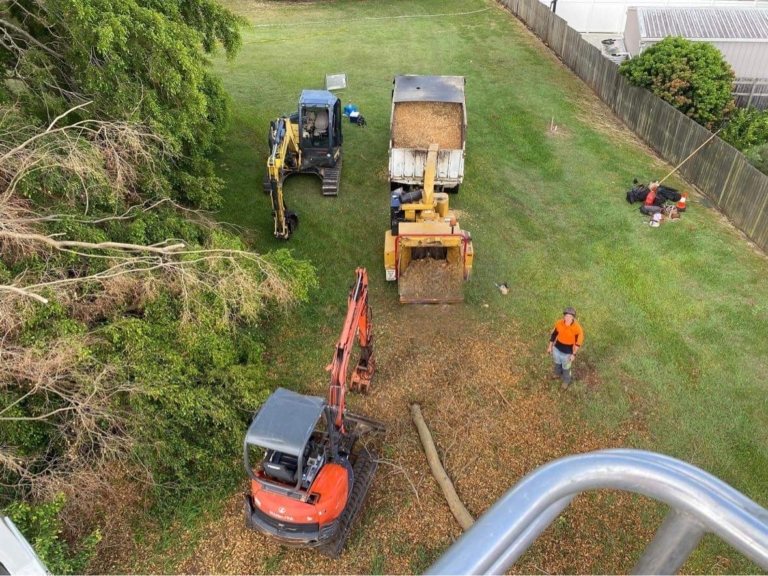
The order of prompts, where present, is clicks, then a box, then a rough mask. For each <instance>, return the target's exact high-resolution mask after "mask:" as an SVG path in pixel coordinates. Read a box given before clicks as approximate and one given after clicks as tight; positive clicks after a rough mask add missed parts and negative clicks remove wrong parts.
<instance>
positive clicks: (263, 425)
mask: <svg viewBox="0 0 768 576" xmlns="http://www.w3.org/2000/svg"><path fill="white" fill-rule="evenodd" d="M324 407H325V400H324V399H323V398H320V397H319V396H302V395H301V394H297V393H296V392H291V391H290V390H286V389H285V388H278V389H277V390H275V391H274V392H273V393H272V394H271V395H270V397H269V398H267V401H266V402H264V405H263V406H262V407H261V410H259V413H258V414H257V415H256V418H254V420H253V423H252V424H251V425H250V427H249V428H248V432H247V434H246V435H245V443H246V444H253V445H256V446H261V447H263V448H269V449H271V450H277V451H278V452H283V453H284V454H290V455H291V456H301V453H302V452H303V451H304V446H305V445H306V444H307V440H309V437H310V436H311V435H312V431H313V430H314V429H315V424H316V423H317V419H318V418H319V417H320V414H322V412H323V408H324Z"/></svg>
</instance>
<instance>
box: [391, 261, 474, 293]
mask: <svg viewBox="0 0 768 576" xmlns="http://www.w3.org/2000/svg"><path fill="white" fill-rule="evenodd" d="M463 282H464V280H463V278H462V270H461V266H460V265H457V264H453V265H451V264H449V263H448V261H447V260H434V259H432V258H423V259H421V260H414V261H413V262H411V263H410V264H409V265H408V268H406V270H405V272H404V273H403V274H402V275H401V276H400V279H399V281H398V286H399V289H400V297H401V298H402V299H404V300H459V299H462V298H463V297H464V286H463Z"/></svg>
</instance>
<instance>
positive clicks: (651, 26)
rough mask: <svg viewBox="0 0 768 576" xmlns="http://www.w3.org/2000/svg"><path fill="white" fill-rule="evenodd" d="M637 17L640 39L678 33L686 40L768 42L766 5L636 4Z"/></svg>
mask: <svg viewBox="0 0 768 576" xmlns="http://www.w3.org/2000/svg"><path fill="white" fill-rule="evenodd" d="M637 19H638V22H639V24H640V37H641V38H643V39H650V38H659V39H661V38H666V37H667V36H682V37H683V38H688V39H690V40H721V39H722V40H726V39H727V40H756V41H762V42H768V9H762V8H710V7H707V8H657V7H653V6H638V7H637Z"/></svg>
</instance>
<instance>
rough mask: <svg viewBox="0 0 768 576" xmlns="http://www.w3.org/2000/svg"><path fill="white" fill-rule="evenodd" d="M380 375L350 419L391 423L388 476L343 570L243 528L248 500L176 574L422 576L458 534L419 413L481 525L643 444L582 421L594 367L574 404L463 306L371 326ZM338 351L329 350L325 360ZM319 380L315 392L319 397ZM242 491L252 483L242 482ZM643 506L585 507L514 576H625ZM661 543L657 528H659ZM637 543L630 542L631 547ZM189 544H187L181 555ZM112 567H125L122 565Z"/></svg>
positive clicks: (561, 522)
mask: <svg viewBox="0 0 768 576" xmlns="http://www.w3.org/2000/svg"><path fill="white" fill-rule="evenodd" d="M375 330H376V355H377V359H376V362H377V369H378V372H377V375H376V378H375V380H374V383H373V388H372V391H371V394H370V395H368V396H359V395H350V396H349V397H348V398H349V409H350V411H352V412H354V413H357V414H361V415H366V416H370V417H374V418H376V419H378V420H381V421H383V422H385V423H386V424H387V425H388V431H387V435H386V437H385V439H384V440H383V441H379V442H377V444H376V445H375V446H373V448H375V449H376V451H377V452H378V454H379V455H380V458H381V464H380V466H379V471H378V472H377V475H376V478H375V479H374V482H373V486H372V489H371V492H370V493H369V495H368V499H367V501H366V504H365V506H364V508H363V511H362V512H361V515H360V517H359V519H358V521H357V523H356V525H355V527H354V528H353V530H352V533H351V535H350V538H349V540H348V542H347V546H346V548H345V550H344V552H343V554H342V556H341V558H340V559H339V560H337V561H333V560H330V559H328V558H325V557H323V556H320V555H319V554H317V553H316V552H313V551H312V550H296V549H285V548H282V547H281V546H280V545H278V544H276V543H275V542H273V541H272V540H270V539H268V538H266V537H264V536H261V535H259V534H256V533H254V532H252V531H250V530H248V529H246V528H245V526H244V522H243V510H242V507H243V504H242V497H241V495H240V494H236V495H233V496H232V498H231V499H230V501H229V503H228V505H227V508H226V512H225V514H224V516H223V517H221V518H219V519H216V520H213V521H211V522H210V523H209V524H208V525H207V527H206V530H205V532H206V533H207V534H208V536H207V537H205V538H203V540H202V541H201V542H199V543H197V545H196V548H195V549H194V552H193V553H192V554H191V555H190V557H189V558H188V559H187V560H185V561H183V562H182V563H181V565H178V566H176V567H175V569H174V572H177V573H189V574H207V573H220V574H248V573H250V574H253V573H284V574H297V573H317V574H359V573H371V572H377V571H383V572H385V573H390V574H403V573H415V572H421V571H423V570H424V569H425V568H427V567H428V566H429V565H430V564H431V563H432V561H434V559H435V558H436V557H437V556H438V555H439V554H440V553H441V552H442V551H443V550H445V548H447V546H448V545H450V543H451V542H452V541H453V540H454V539H456V538H457V537H458V536H459V535H460V534H461V530H460V528H459V526H458V525H457V523H456V521H455V520H454V518H453V516H452V515H451V512H450V510H449V509H448V505H447V504H446V502H445V500H444V498H443V496H442V493H441V491H440V488H439V487H438V485H437V483H436V482H435V480H434V479H433V477H432V476H431V473H430V471H429V466H428V464H427V462H426V458H425V456H424V453H423V451H422V448H421V444H420V441H419V437H418V433H417V432H416V429H415V427H414V425H413V424H412V422H411V418H410V413H409V406H410V404H412V403H414V402H418V403H419V404H420V405H421V408H422V412H423V414H424V417H425V419H426V421H427V424H428V425H429V427H430V430H431V432H432V435H433V437H434V440H435V443H436V445H437V448H438V452H439V453H440V456H441V458H442V461H443V464H444V466H445V468H446V470H447V472H448V474H449V476H450V477H451V479H452V480H453V482H454V484H455V486H456V489H457V491H458V494H459V496H460V497H461V499H462V500H463V501H464V503H465V504H466V506H467V508H468V509H469V511H470V513H472V514H473V515H474V516H475V517H478V516H480V515H481V514H482V513H483V512H484V511H485V510H486V509H487V508H488V507H489V506H490V505H491V504H493V502H494V501H495V500H496V499H497V498H499V497H500V496H501V495H502V494H503V493H504V492H506V491H507V490H508V489H509V488H510V487H512V486H513V485H514V484H515V483H516V482H517V481H518V480H519V479H520V478H521V477H522V476H524V475H525V474H527V473H529V472H531V471H532V470H534V469H535V468H537V467H538V466H540V465H542V464H545V463H546V462H549V461H550V460H553V459H555V458H559V457H562V456H566V455H569V454H575V453H580V452H587V451H591V450H596V449H602V448H608V447H619V446H624V445H626V438H627V436H628V435H636V434H640V435H644V434H646V431H645V428H644V426H643V419H642V415H640V414H639V413H637V412H636V413H635V417H633V418H632V419H630V420H627V421H626V422H624V423H622V424H621V425H620V426H619V427H618V429H615V430H613V431H611V432H610V433H607V434H604V435H600V434H599V433H597V432H594V431H591V430H590V429H588V428H587V427H585V426H584V425H581V424H579V423H578V418H574V416H573V414H574V413H576V412H577V411H578V408H579V406H578V404H579V403H580V402H584V401H589V398H590V395H591V392H590V389H592V390H594V389H595V388H598V387H599V377H598V375H597V373H596V371H595V370H594V368H593V367H591V366H590V365H588V364H583V365H582V367H581V372H577V373H576V375H577V377H578V378H583V381H581V380H579V381H577V383H576V384H575V385H574V386H572V387H571V388H572V389H570V390H569V391H568V392H566V393H561V392H559V383H557V382H550V381H548V380H547V376H548V375H549V369H550V366H549V362H550V359H549V357H544V356H543V355H542V357H541V358H540V359H539V358H538V357H537V358H536V359H535V361H534V362H535V365H534V368H533V369H532V368H531V352H530V351H529V350H527V349H525V348H524V346H523V345H522V344H521V342H520V340H519V339H518V335H517V333H516V331H515V329H514V327H509V328H507V329H505V330H504V331H499V330H498V329H494V328H492V327H491V326H490V325H489V324H482V323H478V322H477V320H476V318H474V317H472V315H471V312H470V311H469V309H467V308H466V307H464V306H462V305H453V306H451V305H438V306H400V307H395V308H393V309H391V310H387V311H385V312H383V313H378V314H377V315H376V316H375ZM330 347H331V345H330V344H329V350H330ZM324 386H325V381H324V380H323V379H320V378H319V379H318V380H317V382H316V383H315V384H313V385H311V386H310V389H309V390H307V392H308V393H313V394H323V393H324ZM243 489H244V490H245V489H246V481H245V478H244V479H243ZM644 509H645V503H644V502H643V500H642V499H640V498H638V497H635V496H630V495H625V494H620V493H614V492H601V493H592V494H587V495H583V496H580V497H579V498H577V499H576V500H575V501H574V503H573V504H572V505H571V506H570V508H569V509H568V511H567V512H566V514H564V515H563V516H562V517H561V518H560V519H558V520H557V521H556V522H555V523H554V524H553V525H552V527H550V528H549V529H548V530H547V531H546V532H545V534H544V535H543V536H542V537H541V538H540V539H539V540H538V541H537V543H536V544H535V545H534V547H533V548H532V550H531V552H530V553H528V554H527V555H526V556H525V557H524V558H523V559H522V560H521V561H520V562H519V563H518V564H517V565H516V566H515V567H514V571H515V572H518V573H535V572H546V573H568V572H580V573H587V572H625V571H628V570H629V569H630V568H631V567H632V565H633V562H634V560H635V558H636V557H637V554H638V553H639V551H640V550H641V549H642V548H643V547H644V545H645V543H646V542H647V541H648V540H649V539H650V537H651V533H650V531H649V529H646V528H644V523H643V522H642V521H641V517H642V515H643V514H644V513H645V512H644ZM650 530H651V531H652V529H650ZM622 534H624V535H629V538H627V540H626V541H624V540H623V539H622V537H621V535H622ZM179 545H180V546H181V545H184V543H183V542H182V543H180V544H179ZM114 569H118V568H117V567H115V568H114Z"/></svg>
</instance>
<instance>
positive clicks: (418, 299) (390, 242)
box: [384, 144, 474, 303]
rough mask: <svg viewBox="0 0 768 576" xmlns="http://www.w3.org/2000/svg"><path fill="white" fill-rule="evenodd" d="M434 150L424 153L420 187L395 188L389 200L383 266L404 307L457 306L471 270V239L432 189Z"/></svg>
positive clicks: (441, 194) (445, 198)
mask: <svg viewBox="0 0 768 576" xmlns="http://www.w3.org/2000/svg"><path fill="white" fill-rule="evenodd" d="M438 150H439V146H438V145H437V144H431V145H430V146H429V150H428V151H427V160H426V164H425V167H424V186H423V188H422V189H416V190H412V191H405V190H404V189H403V188H398V189H397V190H394V191H393V192H392V195H391V198H390V219H391V222H390V229H389V230H387V232H386V234H385V235H384V268H385V271H386V279H387V280H389V281H397V283H398V292H399V295H400V302H403V303H439V302H461V301H462V300H464V287H463V284H464V281H466V280H468V279H469V277H470V274H471V272H472V262H473V259H474V249H473V246H472V237H471V236H470V234H469V232H467V231H465V230H462V229H461V228H460V227H459V224H458V222H457V221H456V216H455V214H454V213H453V212H452V211H451V210H449V209H448V194H447V193H445V192H435V191H434V187H435V172H436V168H437V158H438Z"/></svg>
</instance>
